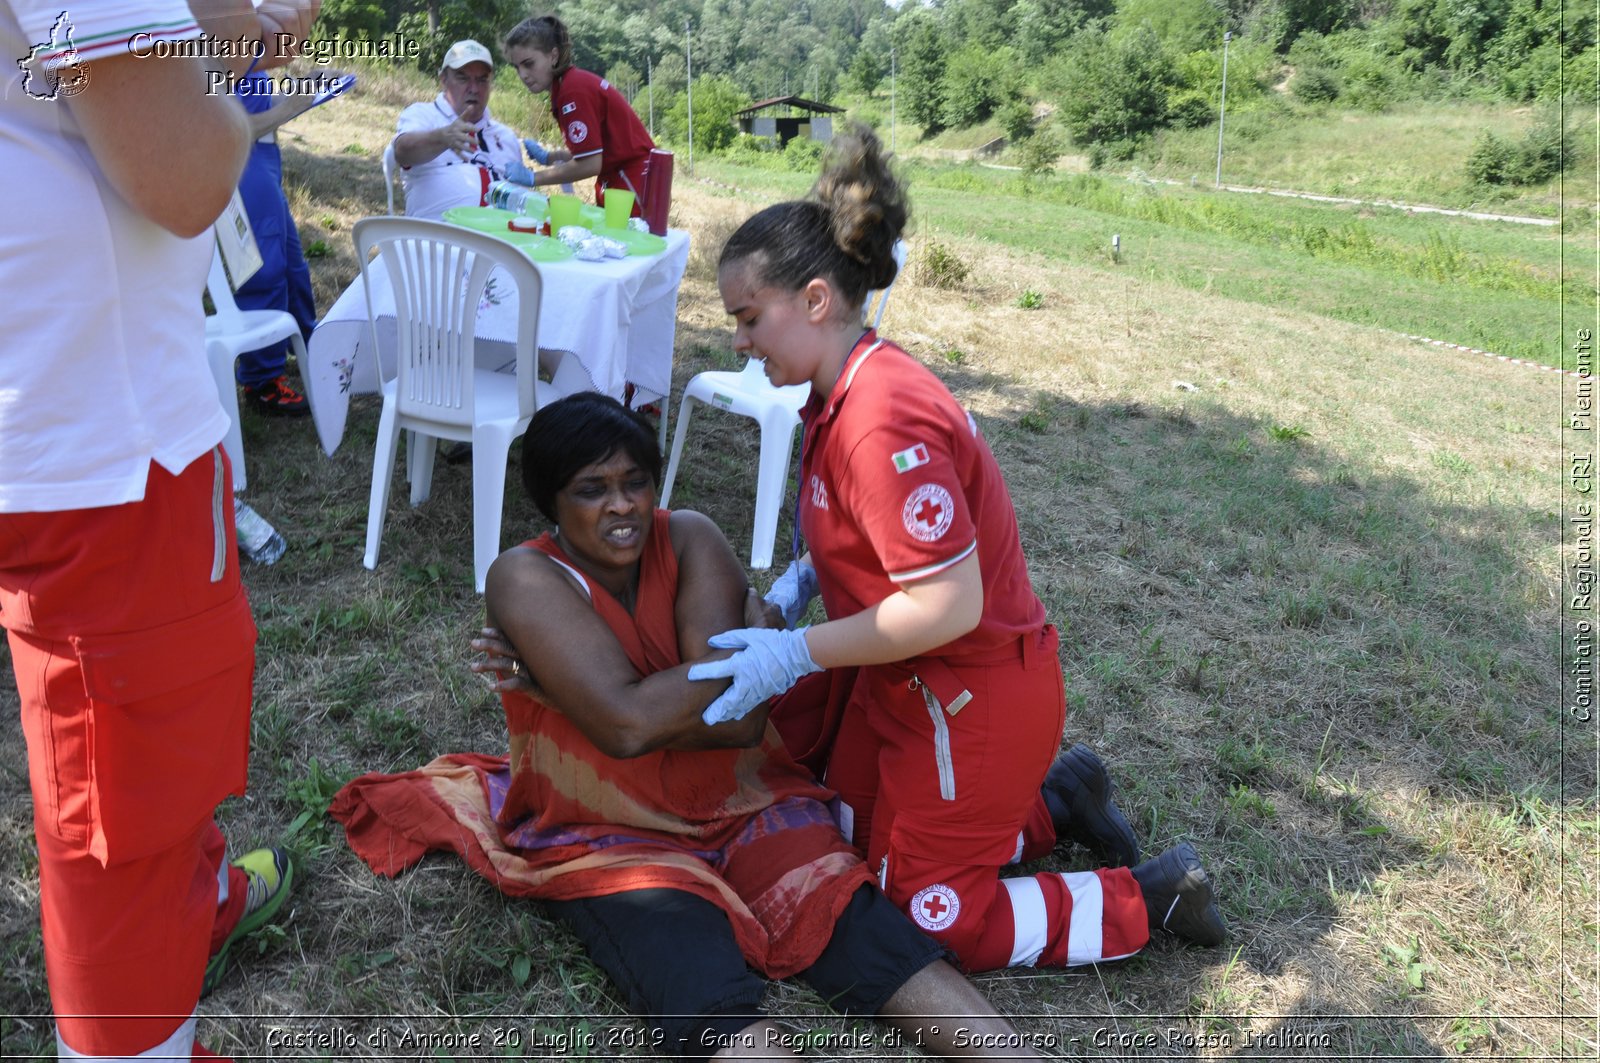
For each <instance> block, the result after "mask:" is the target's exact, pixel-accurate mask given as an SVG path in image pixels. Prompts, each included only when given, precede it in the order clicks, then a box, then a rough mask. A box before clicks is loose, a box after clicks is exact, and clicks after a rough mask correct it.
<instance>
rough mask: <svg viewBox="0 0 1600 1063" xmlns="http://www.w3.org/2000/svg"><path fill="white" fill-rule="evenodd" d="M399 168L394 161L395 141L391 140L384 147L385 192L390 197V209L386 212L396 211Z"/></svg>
mask: <svg viewBox="0 0 1600 1063" xmlns="http://www.w3.org/2000/svg"><path fill="white" fill-rule="evenodd" d="M398 169H399V166H398V164H396V163H395V161H394V141H393V140H391V141H389V143H388V144H386V145H385V146H384V149H383V194H384V195H385V196H387V197H388V200H389V209H388V210H386V211H385V212H384V213H385V214H393V213H394V175H395V171H396V170H398Z"/></svg>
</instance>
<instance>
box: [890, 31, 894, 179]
mask: <svg viewBox="0 0 1600 1063" xmlns="http://www.w3.org/2000/svg"><path fill="white" fill-rule="evenodd" d="M894 134H895V125H894V45H892V44H891V45H889V150H890V151H891V152H892V151H894Z"/></svg>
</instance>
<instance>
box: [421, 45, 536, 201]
mask: <svg viewBox="0 0 1600 1063" xmlns="http://www.w3.org/2000/svg"><path fill="white" fill-rule="evenodd" d="M493 90H494V57H493V56H492V55H490V54H489V49H487V48H485V47H484V46H483V45H481V44H479V43H478V42H477V41H473V40H465V41H457V42H456V43H455V44H453V45H451V46H450V50H449V51H447V52H445V53H444V62H443V63H442V64H441V65H440V67H439V95H438V96H437V97H435V98H434V99H433V100H432V101H430V102H428V103H414V104H412V105H411V106H410V107H407V108H406V109H405V110H404V111H402V112H400V121H399V123H398V125H397V129H398V133H397V135H396V136H395V138H394V161H395V162H396V163H397V164H399V166H400V167H401V183H402V185H403V186H404V188H405V196H406V214H407V216H409V217H412V218H431V219H434V220H438V219H439V217H440V216H441V215H443V214H444V212H445V211H447V210H449V209H450V208H451V207H481V206H484V205H486V203H487V199H486V197H487V196H488V193H489V185H490V184H492V183H493V182H495V181H500V180H506V181H515V182H517V183H518V184H525V185H532V184H533V175H532V174H531V173H530V172H529V171H528V168H527V166H525V165H524V164H523V162H522V143H521V142H520V141H519V140H517V135H516V134H515V133H513V132H512V131H511V127H510V126H508V125H506V124H505V123H503V122H497V121H495V120H494V119H493V118H492V117H490V115H489V96H490V93H491V92H492V91H493Z"/></svg>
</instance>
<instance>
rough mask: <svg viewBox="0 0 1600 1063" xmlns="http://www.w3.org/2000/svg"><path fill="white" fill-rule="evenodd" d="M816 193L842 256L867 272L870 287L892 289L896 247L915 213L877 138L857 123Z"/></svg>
mask: <svg viewBox="0 0 1600 1063" xmlns="http://www.w3.org/2000/svg"><path fill="white" fill-rule="evenodd" d="M811 193H812V196H813V198H815V199H816V201H817V202H818V204H820V205H821V207H822V209H823V211H824V213H825V214H826V216H827V218H828V228H829V231H830V232H831V233H832V235H833V242H834V243H835V244H836V245H838V248H839V250H840V251H842V252H843V253H844V254H845V256H846V257H848V258H850V259H851V260H853V261H855V262H857V263H859V264H860V265H861V266H862V268H863V269H864V270H865V271H866V273H867V276H868V279H869V282H870V285H871V287H873V288H884V287H887V286H888V284H889V282H890V281H892V280H894V275H895V271H896V269H897V267H896V265H895V261H894V245H895V241H897V240H899V239H900V234H901V233H903V232H904V231H905V228H906V221H907V219H908V217H909V213H910V211H909V208H908V206H907V202H906V194H905V188H904V186H903V185H902V184H901V182H900V179H899V178H898V177H896V176H895V174H894V171H893V170H891V169H890V167H889V156H888V154H886V153H885V152H884V150H883V143H882V142H881V141H880V140H879V139H878V137H877V135H876V134H875V133H873V132H872V130H871V129H869V128H867V127H866V126H865V125H862V124H860V123H855V124H854V125H853V126H852V127H851V129H850V130H849V131H848V132H846V133H844V134H842V135H840V136H837V137H835V138H834V139H833V142H832V143H831V144H830V145H829V146H828V154H827V161H826V163H825V164H824V166H823V170H822V176H821V177H819V178H818V179H817V183H816V186H815V187H814V188H813V189H812V190H811Z"/></svg>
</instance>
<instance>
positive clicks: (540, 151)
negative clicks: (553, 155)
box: [522, 140, 550, 166]
mask: <svg viewBox="0 0 1600 1063" xmlns="http://www.w3.org/2000/svg"><path fill="white" fill-rule="evenodd" d="M522 147H523V150H524V151H526V152H527V153H528V158H530V159H532V160H533V161H534V162H536V163H538V164H539V165H540V166H548V165H549V164H550V149H549V148H547V147H545V146H544V145H543V144H541V143H539V142H538V141H537V140H524V141H523V142H522Z"/></svg>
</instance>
